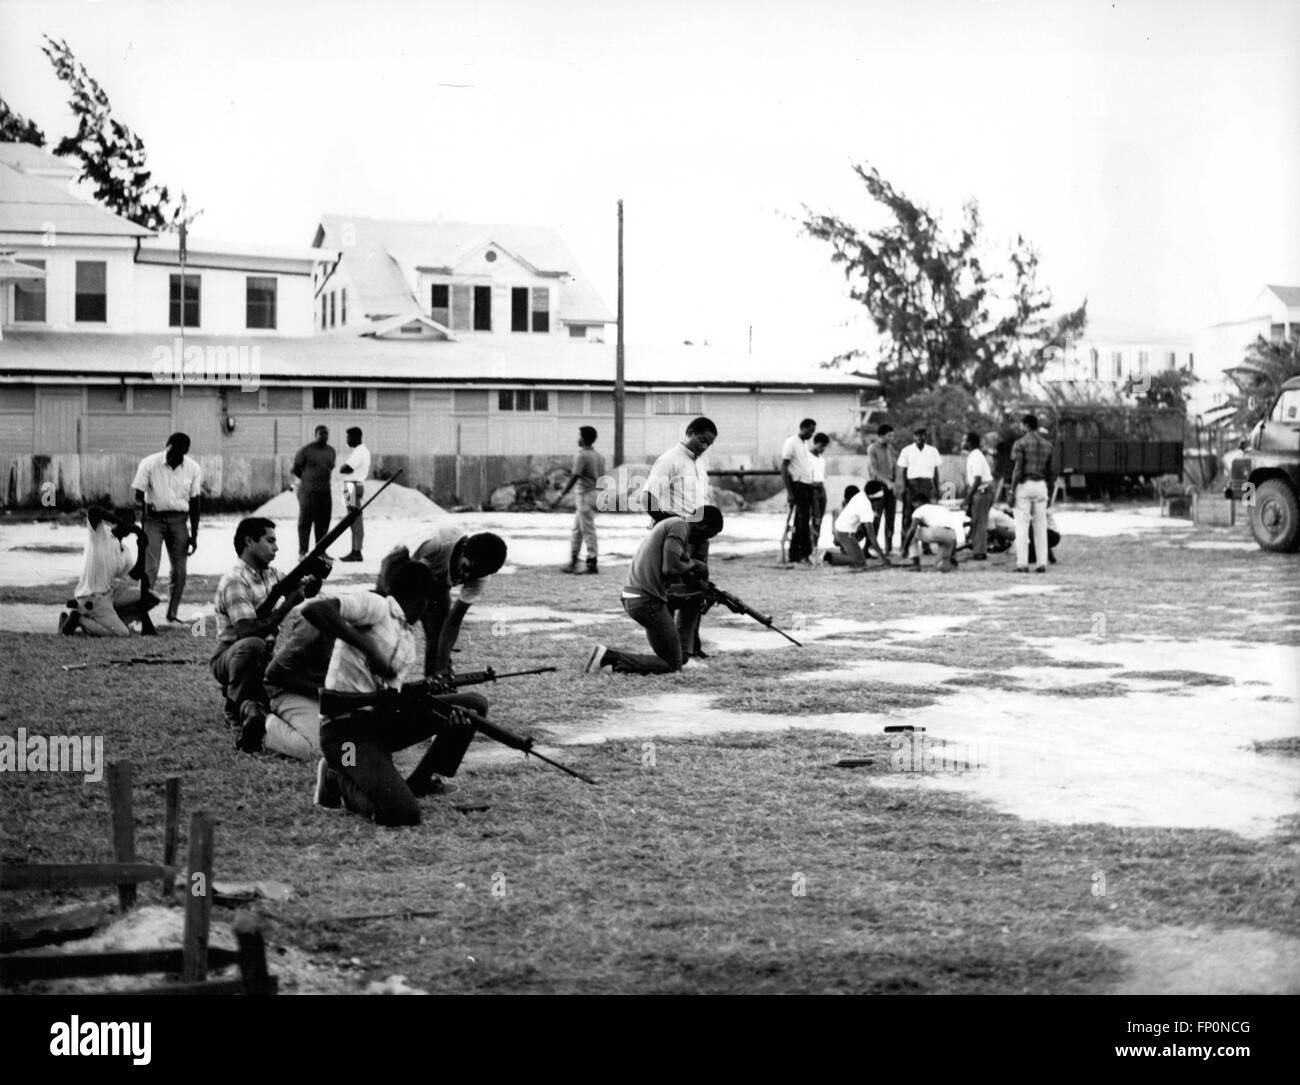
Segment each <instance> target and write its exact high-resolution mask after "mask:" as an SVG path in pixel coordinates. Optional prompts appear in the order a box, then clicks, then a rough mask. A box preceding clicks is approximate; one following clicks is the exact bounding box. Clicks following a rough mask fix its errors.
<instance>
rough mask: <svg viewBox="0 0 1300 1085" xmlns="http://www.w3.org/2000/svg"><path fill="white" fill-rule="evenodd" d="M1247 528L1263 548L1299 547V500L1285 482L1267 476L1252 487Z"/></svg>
mask: <svg viewBox="0 0 1300 1085" xmlns="http://www.w3.org/2000/svg"><path fill="white" fill-rule="evenodd" d="M1254 498H1255V502H1254V504H1253V505H1252V506H1251V508H1250V530H1251V534H1253V535H1254V536H1255V541H1256V542H1257V543H1259V545H1260V548H1261V549H1263V550H1276V551H1282V552H1288V551H1292V550H1296V549H1297V548H1300V501H1297V500H1296V494H1295V491H1294V490H1293V489H1291V487H1290V486H1289V485H1287V483H1285V482H1283V481H1282V480H1281V479H1277V478H1270V479H1266V480H1265V481H1264V482H1261V483H1260V484H1259V486H1257V487H1256V488H1255V494H1254Z"/></svg>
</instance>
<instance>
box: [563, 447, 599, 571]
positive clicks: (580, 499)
mask: <svg viewBox="0 0 1300 1085" xmlns="http://www.w3.org/2000/svg"><path fill="white" fill-rule="evenodd" d="M595 444H596V429H595V427H594V426H580V427H579V428H578V454H577V455H576V456H574V457H573V470H572V471H571V472H570V473H569V482H568V484H567V485H566V486H565V487H564V489H563V490H561V491H560V496H559V497H557V498H556V499H555V500H554V501H553V502H551V507H552V508H554V507H555V506H556V505H558V504H559V503H560V502H561V501H562V500H564V496H565V494H567V493H568V492H569V491H570V490H572V489H573V488H574V487H575V486H576V487H577V493H576V494H574V502H573V509H574V512H573V533H572V534H571V536H570V538H569V564H568V565H566V566H565V567H564V568H562V569H561V570H560V572H562V573H576V572H577V571H578V555H579V554H580V553H581V551H582V544H583V543H584V542H585V543H586V544H587V572H589V573H594V572H596V571H597V569H596V498H597V496H598V494H599V491H600V479H601V476H602V475H604V473H605V457H604V456H602V455H601V454H600V453H599V452H597V451H596V449H595V447H594V446H595Z"/></svg>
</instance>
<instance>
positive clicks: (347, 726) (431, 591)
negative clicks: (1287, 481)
mask: <svg viewBox="0 0 1300 1085" xmlns="http://www.w3.org/2000/svg"><path fill="white" fill-rule="evenodd" d="M385 589H386V591H387V592H388V595H387V596H383V595H379V594H377V593H375V592H358V593H356V594H354V595H347V596H343V597H342V598H339V599H321V600H317V601H316V602H314V603H311V604H309V605H308V606H306V607H304V608H303V611H302V616H303V618H304V619H305V620H306V621H309V622H311V624H312V625H314V626H316V627H317V628H318V629H320V630H321V632H322V633H325V634H326V635H328V636H331V637H333V638H334V651H333V654H332V655H331V656H330V665H329V671H328V672H327V673H326V675H325V687H324V689H322V690H321V728H320V748H321V752H322V753H323V754H324V755H325V756H324V758H323V759H322V760H321V761H320V763H319V764H318V765H317V767H316V805H317V806H321V807H324V808H325V809H338V808H339V807H346V808H347V809H349V810H351V811H352V812H353V813H356V814H360V815H362V817H367V818H370V819H372V820H373V821H374V822H375V824H377V825H388V826H399V825H418V824H419V823H420V804H419V802H418V801H417V800H418V799H419V798H420V797H421V796H424V795H434V794H438V793H439V792H441V791H445V790H449V788H448V787H447V785H445V784H444V783H443V782H442V781H441V780H439V779H436V778H435V776H434V773H435V772H438V773H441V774H442V775H444V776H453V775H455V773H456V769H457V768H458V767H459V765H460V761H461V758H462V757H464V756H465V751H466V750H467V749H468V748H469V744H470V741H471V740H472V739H473V738H474V726H473V717H474V716H475V715H476V714H477V715H485V714H486V713H487V707H488V705H487V699H486V698H484V697H480V696H479V695H478V694H474V693H464V694H456V695H451V696H441V697H440V696H433V695H431V694H430V693H429V691H428V687H427V686H426V685H425V684H424V683H423V682H418V681H411V682H410V684H408V685H405V686H403V684H402V683H403V680H412V679H418V678H419V676H420V673H421V667H420V661H419V659H418V658H417V651H416V646H415V634H414V630H413V628H412V627H413V625H414V623H415V622H418V621H419V620H420V618H421V616H422V615H423V614H424V612H425V610H426V609H427V608H428V606H429V603H430V600H432V599H433V598H434V596H435V594H436V592H437V584H436V581H435V577H434V573H433V571H432V570H431V569H430V568H429V567H428V566H427V565H425V564H424V563H423V562H421V561H407V562H404V563H402V564H401V565H399V566H396V567H395V568H394V567H391V566H390V570H389V577H388V582H387V584H386V585H385ZM430 737H433V740H434V741H433V745H431V746H430V747H429V750H428V752H427V753H426V754H425V755H424V758H423V759H422V760H421V761H420V763H419V765H417V766H416V768H415V771H414V772H412V773H411V775H410V776H409V777H407V778H406V779H403V778H402V775H401V773H400V772H398V771H397V768H396V766H395V765H394V764H393V754H394V753H395V752H396V751H398V750H403V749H405V748H406V747H408V746H414V745H415V744H416V743H417V742H422V741H423V740H425V739H427V738H430Z"/></svg>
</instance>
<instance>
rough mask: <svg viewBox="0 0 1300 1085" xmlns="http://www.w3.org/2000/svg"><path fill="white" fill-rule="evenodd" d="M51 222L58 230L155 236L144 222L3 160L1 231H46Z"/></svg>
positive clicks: (74, 232)
mask: <svg viewBox="0 0 1300 1085" xmlns="http://www.w3.org/2000/svg"><path fill="white" fill-rule="evenodd" d="M51 225H53V227H54V230H55V232H56V234H89V235H94V236H97V237H98V236H108V237H152V236H153V231H152V230H150V229H147V228H146V227H144V226H137V225H136V224H135V223H134V222H131V221H130V220H128V219H125V218H121V217H120V216H118V215H115V214H113V213H112V212H111V211H106V210H104V208H102V207H99V206H98V205H96V204H93V203H87V202H86V201H85V200H80V199H78V198H77V197H76V196H73V195H72V194H71V193H69V192H67V191H65V190H64V189H62V188H60V187H59V186H58V185H54V184H51V183H50V182H48V181H42V180H40V179H39V178H37V177H29V176H27V175H26V174H24V173H21V172H19V171H18V170H17V169H15V168H14V167H13V166H7V165H4V164H3V163H0V233H5V234H45V233H48V232H49V229H50V226H51Z"/></svg>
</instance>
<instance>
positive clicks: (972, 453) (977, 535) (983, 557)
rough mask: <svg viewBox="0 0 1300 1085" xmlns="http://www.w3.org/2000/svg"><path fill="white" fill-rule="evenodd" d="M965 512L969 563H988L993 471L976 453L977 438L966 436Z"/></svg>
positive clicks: (978, 452) (978, 440) (978, 450)
mask: <svg viewBox="0 0 1300 1085" xmlns="http://www.w3.org/2000/svg"><path fill="white" fill-rule="evenodd" d="M965 448H966V513H967V515H968V516H970V549H971V560H972V561H987V560H988V545H989V509H990V508H991V507H992V506H993V471H992V469H991V468H990V467H989V461H988V459H987V457H985V455H984V453H983V452H981V451H980V435H979V434H978V433H975V432H974V431H972V432H970V433H968V434H966V443H965Z"/></svg>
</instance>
